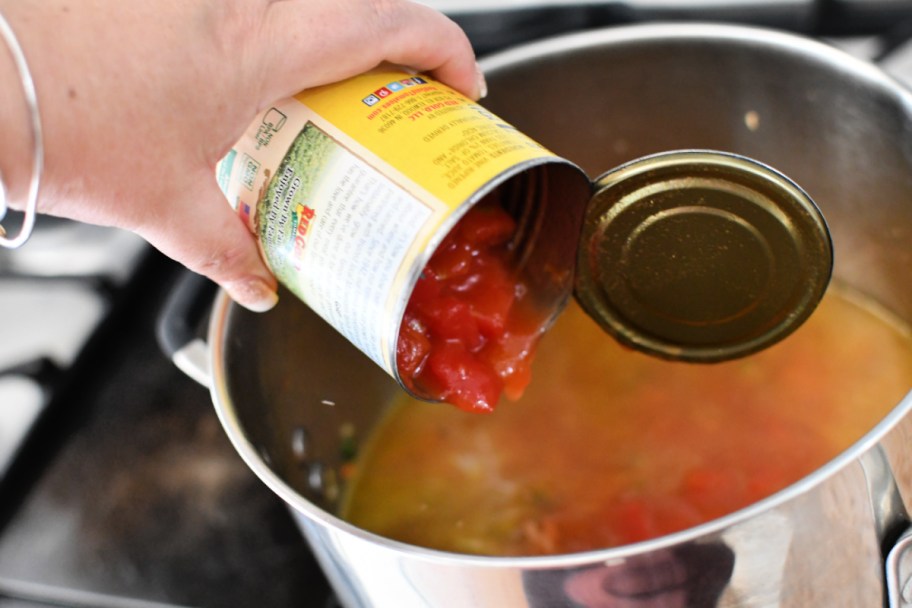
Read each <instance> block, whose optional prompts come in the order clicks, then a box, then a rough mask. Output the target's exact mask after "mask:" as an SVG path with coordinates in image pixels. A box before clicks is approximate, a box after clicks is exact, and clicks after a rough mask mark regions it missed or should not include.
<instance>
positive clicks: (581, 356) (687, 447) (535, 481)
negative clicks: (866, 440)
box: [341, 288, 912, 556]
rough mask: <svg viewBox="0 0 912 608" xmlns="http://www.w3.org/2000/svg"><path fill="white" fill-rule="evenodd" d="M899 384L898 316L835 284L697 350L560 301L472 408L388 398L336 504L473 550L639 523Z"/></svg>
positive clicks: (736, 498)
mask: <svg viewBox="0 0 912 608" xmlns="http://www.w3.org/2000/svg"><path fill="white" fill-rule="evenodd" d="M910 387H912V337H910V332H909V330H908V328H906V327H905V326H903V325H901V324H899V323H898V322H896V321H894V320H890V318H889V317H888V316H887V315H885V314H883V313H881V312H879V311H878V310H877V309H876V307H874V306H872V305H871V304H870V303H868V302H866V301H864V300H863V299H862V298H860V297H858V296H857V295H855V294H852V293H851V292H849V291H847V290H844V289H834V288H831V289H830V291H829V293H828V294H827V295H826V296H825V298H824V299H823V301H822V302H821V304H820V306H819V308H818V309H817V311H816V312H815V313H814V315H812V317H811V318H810V319H809V320H808V321H807V322H806V323H805V324H804V325H803V326H802V327H801V328H800V329H799V330H798V331H796V332H795V333H794V334H793V335H792V336H790V337H789V338H787V339H786V340H784V341H783V342H781V343H779V344H777V345H776V346H774V347H772V348H769V349H767V350H765V351H763V352H761V353H759V354H756V355H753V356H751V357H747V358H744V359H741V360H737V361H730V362H726V363H720V364H714V365H694V364H686V363H675V362H668V361H663V360H659V359H655V358H652V357H649V356H646V355H643V354H640V353H637V352H632V351H629V350H626V349H624V348H623V347H622V346H620V345H618V344H617V343H616V342H614V341H613V340H612V339H610V338H609V337H608V336H606V335H605V334H604V333H603V332H602V331H601V330H600V329H599V327H598V326H597V325H596V324H595V323H594V322H593V321H592V320H591V319H589V318H588V317H587V316H586V315H585V313H583V312H582V311H581V310H580V309H579V308H578V307H577V306H576V305H572V306H570V307H569V308H568V309H567V311H566V312H565V313H564V314H563V315H562V316H561V317H560V318H559V320H558V322H557V323H556V324H555V326H554V328H553V329H552V330H551V331H550V332H549V333H548V334H547V335H546V336H545V338H544V339H543V340H542V343H541V345H540V347H539V350H538V354H537V359H536V360H535V363H534V366H533V380H532V383H531V384H530V385H529V387H528V389H527V390H526V393H525V395H524V396H523V397H522V399H521V400H519V401H517V402H506V403H502V404H501V405H500V406H499V407H498V409H497V410H496V411H495V412H494V413H493V414H490V415H485V416H477V415H467V414H465V413H463V412H459V411H457V410H454V409H453V408H451V407H447V406H442V405H432V404H427V403H422V402H418V401H415V400H412V399H409V398H407V397H402V398H401V399H400V400H399V401H398V402H397V403H395V404H394V406H393V407H392V408H391V409H390V411H389V412H388V414H387V416H386V417H385V419H384V420H383V422H382V424H380V425H379V426H378V427H377V428H376V429H375V430H374V432H373V435H372V436H371V437H370V438H369V440H368V441H367V443H366V444H365V446H364V450H363V451H362V453H361V454H359V456H358V459H357V461H356V463H355V470H354V474H353V476H352V478H351V480H350V483H349V485H348V488H347V490H346V494H345V496H344V500H343V504H342V509H341V516H342V517H343V518H344V519H346V520H348V521H350V522H351V523H353V524H355V525H357V526H359V527H361V528H364V529H366V530H370V531H372V532H375V533H377V534H380V535H383V536H386V537H389V538H392V539H396V540H400V541H403V542H406V543H410V544H414V545H420V546H424V547H429V548H434V549H440V550H445V551H453V552H458V553H471V554H483V555H513V556H517V555H543V554H556V553H571V552H577V551H585V550H590V549H597V548H605V547H611V546H616V545H622V544H627V543H631V542H635V541H640V540H645V539H648V538H651V537H656V536H661V535H664V534H668V533H671V532H675V531H678V530H682V529H685V528H689V527H692V526H695V525H697V524H700V523H703V522H706V521H708V520H711V519H714V518H717V517H720V516H722V515H725V514H728V513H731V512H733V511H735V510H737V509H740V508H742V507H744V506H747V505H749V504H751V503H753V502H756V501H757V500H760V499H762V498H764V497H766V496H769V495H770V494H773V493H775V492H777V491H778V490H781V489H783V488H785V487H786V486H788V485H790V484H791V483H793V482H795V481H797V480H798V479H800V478H802V477H804V476H806V475H808V474H809V473H811V472H812V471H814V470H815V469H817V468H819V467H820V466H822V465H823V464H825V463H826V462H827V461H829V460H831V459H832V458H833V457H835V456H836V455H837V454H839V453H840V452H841V451H843V450H845V449H846V448H848V447H849V446H850V445H851V444H852V443H854V442H855V441H857V440H858V439H859V438H860V437H861V436H862V435H864V434H865V433H866V432H867V431H868V430H870V429H871V428H872V427H873V426H875V425H876V424H877V422H878V421H879V420H880V419H881V418H883V416H884V415H885V414H886V413H887V412H888V411H889V410H890V409H892V408H893V407H894V406H895V405H896V404H897V403H899V402H900V401H901V400H902V398H903V396H904V395H905V394H906V393H907V392H908V391H909V389H910Z"/></svg>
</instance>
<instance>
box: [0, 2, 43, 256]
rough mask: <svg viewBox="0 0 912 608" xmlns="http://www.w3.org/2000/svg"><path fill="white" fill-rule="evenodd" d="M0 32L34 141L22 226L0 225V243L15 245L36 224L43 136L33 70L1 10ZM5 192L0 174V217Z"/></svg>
mask: <svg viewBox="0 0 912 608" xmlns="http://www.w3.org/2000/svg"><path fill="white" fill-rule="evenodd" d="M0 36H2V37H3V40H4V41H5V42H6V46H7V48H8V49H9V52H10V55H11V56H12V57H13V61H14V62H15V64H16V69H17V70H18V72H19V82H20V83H21V84H22V91H23V93H24V94H25V102H26V104H27V105H28V110H29V115H30V118H31V121H30V122H31V131H32V141H33V142H34V143H33V147H32V150H33V156H32V174H31V179H30V180H29V189H28V198H27V199H26V205H25V213H24V216H23V218H22V227H21V228H20V230H19V234H17V235H16V236H15V237H7V236H6V232H5V231H4V230H3V227H2V226H0V247H5V248H7V249H15V248H16V247H19V246H21V245H22V244H23V243H25V241H27V240H28V238H29V236H31V234H32V229H33V228H34V226H35V215H36V213H37V210H38V186H39V185H40V184H41V171H42V169H43V168H44V140H43V137H42V134H41V115H40V114H39V112H38V96H37V95H36V94H35V82H34V81H33V80H32V73H31V71H30V70H29V67H28V63H26V61H25V54H24V53H23V52H22V47H21V46H20V45H19V40H18V39H17V38H16V35H15V34H14V33H13V29H12V28H11V27H10V24H9V22H8V21H7V20H6V18H5V17H4V16H3V14H2V13H0ZM6 196H7V189H6V184H5V183H4V181H3V175H2V174H0V221H2V220H3V218H4V217H5V216H6V210H7V201H6Z"/></svg>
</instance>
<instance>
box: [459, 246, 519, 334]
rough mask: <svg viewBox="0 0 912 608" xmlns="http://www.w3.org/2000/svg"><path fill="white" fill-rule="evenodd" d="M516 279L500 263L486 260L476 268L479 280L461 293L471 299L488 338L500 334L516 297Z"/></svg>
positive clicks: (481, 326)
mask: <svg viewBox="0 0 912 608" xmlns="http://www.w3.org/2000/svg"><path fill="white" fill-rule="evenodd" d="M515 294H516V281H515V280H512V279H511V277H510V276H509V274H508V273H507V271H506V269H505V268H504V267H503V265H502V264H495V263H488V264H487V265H485V266H484V267H482V268H481V269H480V270H479V273H478V280H477V281H475V283H474V284H473V285H472V286H471V287H470V288H469V289H468V290H466V292H465V295H464V296H463V297H464V298H465V299H466V300H468V301H470V302H472V316H473V317H475V320H476V321H477V322H478V327H479V329H480V330H481V332H482V333H483V334H484V335H485V336H486V337H487V338H499V337H500V336H502V335H503V333H504V330H505V329H506V326H507V318H508V317H509V314H510V309H511V308H512V307H513V300H514V299H515V298H516V295H515Z"/></svg>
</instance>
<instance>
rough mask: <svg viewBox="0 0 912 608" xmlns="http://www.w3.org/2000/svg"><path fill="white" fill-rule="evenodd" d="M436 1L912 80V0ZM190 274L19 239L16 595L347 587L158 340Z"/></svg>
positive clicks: (4, 520)
mask: <svg viewBox="0 0 912 608" xmlns="http://www.w3.org/2000/svg"><path fill="white" fill-rule="evenodd" d="M426 3H427V4H431V5H433V6H435V7H436V8H439V9H441V10H443V11H444V12H447V13H448V14H450V15H451V16H452V17H453V19H454V20H456V21H457V22H458V23H460V24H461V25H462V26H463V27H464V28H465V29H466V30H467V32H468V33H469V35H470V38H471V39H472V41H473V43H474V44H475V47H476V49H477V51H478V52H479V54H480V55H482V56H483V55H486V54H489V53H492V52H495V51H497V50H500V49H503V48H506V47H509V46H512V45H515V44H519V43H522V42H526V41H530V40H534V39H538V38H541V37H544V36H549V35H554V34H560V33H564V32H570V31H578V30H582V29H591V28H597V27H610V26H616V25H623V24H628V23H639V22H645V21H698V20H699V21H727V22H735V23H745V24H753V25H759V26H763V27H772V28H779V29H783V30H787V31H791V32H797V33H801V34H804V35H807V36H811V37H814V38H818V39H823V40H824V41H826V42H829V43H832V44H834V45H836V46H839V47H841V48H843V49H845V50H848V51H849V52H850V53H852V54H854V55H856V56H859V57H862V58H865V59H868V60H870V61H872V62H876V63H878V64H880V65H881V66H882V67H883V68H884V69H885V70H886V71H887V72H888V73H890V74H892V75H893V76H894V77H895V78H897V79H898V80H900V81H902V82H904V83H905V84H906V85H907V86H910V87H912V0H908V1H907V0H892V1H891V0H864V1H862V0H859V1H849V0H828V1H827V0H825V1H814V0H807V1H799V0H744V1H737V0H727V1H726V0H626V1H623V0H618V1H610V2H604V1H603V2H598V1H594V0H593V1H591V2H564V1H561V0H551V1H545V0H540V1H539V0H484V1H482V0H433V1H430V0H429V1H428V2H426ZM13 219H15V218H13ZM8 222H9V219H8V220H7V222H5V223H7V225H8ZM185 273H186V271H184V270H183V269H182V268H180V267H179V266H178V265H177V264H175V263H174V262H172V261H170V260H168V259H166V258H164V257H163V256H161V255H160V254H158V253H157V252H156V251H154V250H153V249H151V248H150V247H148V246H147V245H146V244H145V243H144V242H142V241H141V240H140V239H139V238H137V237H136V236H134V235H132V234H129V233H125V232H121V231H118V230H114V229H108V228H97V227H93V226H86V225H83V224H79V223H75V222H68V221H64V220H56V219H52V218H46V217H42V218H39V221H38V226H37V230H36V233H35V235H34V237H33V239H32V240H31V241H30V242H29V243H28V244H27V245H26V246H25V247H24V248H22V249H20V250H16V251H0V336H2V338H0V608H41V607H48V606H68V607H87V606H92V607H124V608H131V607H136V608H144V607H159V608H172V607H177V606H185V607H208V606H219V607H232V606H239V607H241V606H244V607H246V606H252V605H256V606H262V607H264V608H271V607H277V608H280V607H286V606H296V607H304V608H311V607H313V608H329V607H333V606H337V605H338V603H337V600H336V599H335V597H334V595H333V594H332V592H331V591H330V589H329V586H328V584H327V582H326V580H325V578H324V577H323V574H322V572H321V571H320V569H319V567H318V565H317V563H316V561H315V559H314V557H313V556H312V554H311V553H310V551H309V549H308V547H307V545H306V544H305V542H304V541H303V539H302V537H301V536H300V533H299V532H298V529H297V527H296V526H295V525H294V523H293V521H292V519H291V516H290V515H289V513H288V511H287V509H286V508H285V506H284V504H283V503H282V502H281V500H280V499H279V498H277V497H276V496H274V495H273V494H272V493H271V492H270V491H269V490H268V489H267V488H266V487H265V486H264V485H263V484H262V483H261V482H260V481H259V480H258V479H257V478H256V477H255V476H254V475H253V473H251V472H250V471H249V470H248V469H247V467H246V465H244V464H243V462H242V461H241V460H240V458H239V457H238V456H237V454H236V453H235V452H234V450H233V448H232V447H231V446H230V444H229V442H228V440H227V438H226V437H225V436H224V433H223V432H222V430H221V427H220V426H219V423H218V421H217V419H216V417H215V413H214V410H213V408H212V406H211V401H210V397H209V394H208V391H207V390H206V389H205V388H203V387H201V386H200V385H198V384H197V383H195V382H194V381H193V380H191V379H190V378H188V377H187V376H185V375H184V374H183V373H182V372H180V371H179V370H178V369H177V368H176V367H175V366H174V365H173V364H172V363H171V362H170V361H169V360H168V358H167V357H166V356H165V355H164V354H163V353H162V350H161V348H160V347H159V345H158V343H157V341H156V324H157V321H158V317H159V315H160V313H161V310H162V308H163V306H164V305H165V304H166V301H167V298H168V296H169V294H170V293H171V291H172V289H173V287H174V285H175V283H176V282H177V281H178V280H180V279H181V278H183V277H184V276H185Z"/></svg>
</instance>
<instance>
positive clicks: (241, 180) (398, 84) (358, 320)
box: [217, 71, 556, 374]
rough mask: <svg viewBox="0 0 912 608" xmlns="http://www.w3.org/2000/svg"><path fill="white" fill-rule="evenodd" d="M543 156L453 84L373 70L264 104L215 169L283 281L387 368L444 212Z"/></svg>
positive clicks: (457, 207)
mask: <svg viewBox="0 0 912 608" xmlns="http://www.w3.org/2000/svg"><path fill="white" fill-rule="evenodd" d="M551 159H556V157H555V156H554V155H553V154H552V153H550V152H549V151H547V150H545V149H544V148H542V147H541V146H540V145H539V144H537V143H536V142H534V141H533V140H531V139H530V138H528V137H527V136H525V135H523V134H522V133H520V132H518V131H517V130H516V129H515V128H513V127H512V126H510V125H509V124H507V123H505V122H504V121H502V120H501V119H499V118H498V117H496V116H494V115H493V114H491V113H490V112H488V111H487V110H485V109H484V108H482V107H481V106H479V105H478V104H476V103H474V102H472V101H470V100H469V99H467V98H465V97H463V96H461V95H459V94H458V93H456V92H455V91H453V90H452V89H450V88H449V87H446V86H445V85H443V84H441V83H438V82H435V81H433V80H431V79H429V78H427V77H425V76H415V75H409V74H406V73H402V72H396V71H376V72H371V73H368V74H364V75H362V76H358V77H356V78H353V79H350V80H347V81H345V82H342V83H338V84H334V85H329V86H325V87H319V88H315V89H311V90H308V91H305V92H303V93H301V94H299V95H297V96H296V97H295V98H293V99H289V100H286V101H284V102H282V103H279V104H276V105H275V106H274V107H271V108H268V109H267V110H265V111H264V112H262V113H261V114H260V115H259V116H258V117H257V119H256V121H254V124H253V125H251V127H250V128H249V129H248V130H247V132H246V133H245V135H244V137H243V138H242V139H241V140H240V141H239V142H238V143H237V145H235V147H234V148H233V149H232V150H231V152H230V153H229V154H228V155H227V156H226V157H225V159H223V160H222V162H221V163H219V166H218V169H217V176H218V179H219V183H220V185H221V187H222V190H223V191H224V192H225V194H226V196H227V197H228V199H229V202H230V203H231V204H232V206H234V208H235V209H236V210H237V211H238V213H239V214H240V215H241V216H242V217H243V218H244V219H245V221H247V222H248V225H249V227H250V229H251V230H252V231H253V232H254V233H255V234H256V235H257V236H258V239H259V243H260V247H261V249H262V252H263V255H264V258H265V260H266V262H267V264H268V265H269V267H270V269H271V270H272V271H273V272H274V273H275V275H276V277H277V278H278V279H279V281H280V282H282V284H283V285H285V286H286V287H287V288H288V289H289V290H290V291H291V292H293V293H294V294H295V295H297V296H298V297H299V298H301V299H302V300H303V301H304V302H305V303H307V305H308V306H310V307H311V308H312V309H313V310H314V311H315V312H316V313H317V314H319V315H320V316H321V317H323V318H324V319H325V320H326V321H327V322H329V323H330V324H331V325H332V326H333V327H335V328H336V329H337V330H338V331H340V332H341V333H342V334H343V335H344V336H345V337H346V338H348V339H349V340H350V341H351V342H353V343H354V344H355V345H356V346H357V347H358V348H360V349H361V350H362V351H363V352H364V353H366V354H367V355H368V356H369V357H371V358H372V359H373V360H374V361H375V362H377V363H378V364H380V365H381V366H382V367H383V368H384V369H386V370H387V372H388V373H390V374H394V368H395V345H396V339H397V336H396V331H397V329H398V325H399V318H398V317H399V316H400V315H401V312H402V309H403V308H404V298H406V297H407V296H408V293H406V291H407V289H408V287H409V285H410V281H413V280H414V278H415V276H416V273H417V272H419V271H420V265H421V264H423V263H424V261H426V258H427V251H426V250H427V249H428V247H429V246H430V245H433V244H435V243H436V242H437V241H439V239H440V238H442V237H443V235H442V234H440V232H441V230H442V229H443V227H444V226H446V227H449V226H450V224H451V222H448V221H447V220H448V219H449V218H450V217H451V216H452V215H453V214H454V213H457V212H458V211H459V210H460V209H461V208H462V207H463V206H464V205H465V204H466V203H467V202H468V201H470V200H476V199H477V198H478V197H479V196H480V195H481V194H482V193H483V192H485V191H486V190H487V189H488V188H490V187H491V186H492V184H494V183H495V182H497V180H498V178H499V177H501V176H503V175H506V174H508V173H510V172H511V171H513V170H515V169H516V168H517V167H520V166H524V165H527V164H529V163H536V162H547V161H548V160H551ZM416 266H419V267H418V268H417V269H416Z"/></svg>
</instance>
